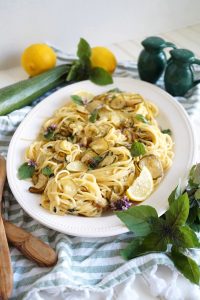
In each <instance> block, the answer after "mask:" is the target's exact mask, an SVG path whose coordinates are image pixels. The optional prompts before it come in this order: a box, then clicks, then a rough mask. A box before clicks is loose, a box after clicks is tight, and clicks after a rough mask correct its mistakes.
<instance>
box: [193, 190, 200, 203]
mask: <svg viewBox="0 0 200 300" xmlns="http://www.w3.org/2000/svg"><path fill="white" fill-rule="evenodd" d="M194 197H195V199H196V200H200V189H197V190H196V192H195V194H194Z"/></svg>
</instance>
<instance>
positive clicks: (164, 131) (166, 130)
mask: <svg viewBox="0 0 200 300" xmlns="http://www.w3.org/2000/svg"><path fill="white" fill-rule="evenodd" d="M161 132H162V133H164V134H169V135H172V131H171V129H169V128H168V129H163V130H161Z"/></svg>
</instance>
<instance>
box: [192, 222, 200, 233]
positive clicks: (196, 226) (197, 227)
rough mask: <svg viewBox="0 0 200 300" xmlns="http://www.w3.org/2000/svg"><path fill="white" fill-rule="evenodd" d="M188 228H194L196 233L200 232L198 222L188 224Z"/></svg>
mask: <svg viewBox="0 0 200 300" xmlns="http://www.w3.org/2000/svg"><path fill="white" fill-rule="evenodd" d="M190 228H191V229H192V230H194V231H195V232H196V233H200V224H197V223H193V224H190Z"/></svg>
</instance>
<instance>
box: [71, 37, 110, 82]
mask: <svg viewBox="0 0 200 300" xmlns="http://www.w3.org/2000/svg"><path fill="white" fill-rule="evenodd" d="M91 53H92V52H91V47H90V45H89V43H88V42H87V41H86V40H85V39H83V38H81V39H80V41H79V44H78V49H77V56H78V60H75V61H74V62H73V63H72V65H71V67H70V70H69V73H68V75H67V78H66V80H67V81H81V80H85V79H90V80H91V81H92V82H94V83H95V84H98V85H107V84H111V83H113V79H112V76H111V74H110V73H109V72H107V71H106V70H104V69H103V68H99V67H95V68H93V67H92V66H91V62H90V58H91Z"/></svg>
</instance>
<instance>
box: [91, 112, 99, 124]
mask: <svg viewBox="0 0 200 300" xmlns="http://www.w3.org/2000/svg"><path fill="white" fill-rule="evenodd" d="M98 118H99V112H98V109H94V110H93V112H92V113H91V115H90V117H89V121H90V122H91V123H95V122H96V120H97V119H98Z"/></svg>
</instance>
